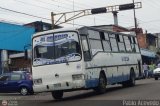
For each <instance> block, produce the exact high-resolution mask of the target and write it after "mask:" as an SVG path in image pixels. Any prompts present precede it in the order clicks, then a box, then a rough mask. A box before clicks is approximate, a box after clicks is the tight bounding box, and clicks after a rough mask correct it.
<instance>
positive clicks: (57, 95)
mask: <svg viewBox="0 0 160 106" xmlns="http://www.w3.org/2000/svg"><path fill="white" fill-rule="evenodd" d="M52 97H53V98H54V99H56V100H61V99H62V97H63V91H53V92H52Z"/></svg>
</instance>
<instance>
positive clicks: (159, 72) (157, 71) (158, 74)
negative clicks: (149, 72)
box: [153, 68, 160, 80]
mask: <svg viewBox="0 0 160 106" xmlns="http://www.w3.org/2000/svg"><path fill="white" fill-rule="evenodd" d="M153 75H154V78H155V80H158V78H159V77H160V68H156V69H154V70H153Z"/></svg>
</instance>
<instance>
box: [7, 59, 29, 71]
mask: <svg viewBox="0 0 160 106" xmlns="http://www.w3.org/2000/svg"><path fill="white" fill-rule="evenodd" d="M30 67H31V60H25V59H24V58H15V59H11V64H9V69H10V70H11V71H15V70H20V69H24V68H30Z"/></svg>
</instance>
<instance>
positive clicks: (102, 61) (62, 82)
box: [32, 27, 142, 99]
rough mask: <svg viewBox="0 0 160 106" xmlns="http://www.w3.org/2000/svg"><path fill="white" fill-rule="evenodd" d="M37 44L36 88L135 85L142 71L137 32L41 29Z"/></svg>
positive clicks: (56, 91) (56, 92)
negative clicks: (133, 33) (131, 33)
mask: <svg viewBox="0 0 160 106" xmlns="http://www.w3.org/2000/svg"><path fill="white" fill-rule="evenodd" d="M32 41H33V42H32V43H33V44H32V45H33V62H32V63H33V65H32V74H33V82H34V85H33V89H34V92H51V93H52V96H53V98H55V99H61V98H62V97H63V93H64V92H68V91H74V90H81V89H94V90H95V91H97V92H99V93H104V92H105V89H106V86H107V85H113V84H122V85H123V86H134V85H135V79H136V78H139V76H140V75H141V63H142V62H141V54H140V50H139V46H138V43H137V39H136V36H135V35H129V34H123V33H116V32H110V31H105V30H100V29H96V28H92V27H81V28H70V29H65V28H62V29H55V30H49V31H45V32H40V33H37V34H35V35H34V36H33V39H32Z"/></svg>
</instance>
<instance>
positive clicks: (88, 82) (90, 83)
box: [86, 75, 129, 88]
mask: <svg viewBox="0 0 160 106" xmlns="http://www.w3.org/2000/svg"><path fill="white" fill-rule="evenodd" d="M127 80H129V75H122V76H117V77H114V76H112V77H108V78H107V82H108V84H109V85H111V84H115V83H118V82H123V81H127ZM98 82H99V79H98V78H96V79H89V80H86V88H94V87H97V86H98Z"/></svg>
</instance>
